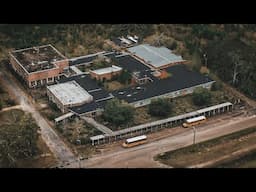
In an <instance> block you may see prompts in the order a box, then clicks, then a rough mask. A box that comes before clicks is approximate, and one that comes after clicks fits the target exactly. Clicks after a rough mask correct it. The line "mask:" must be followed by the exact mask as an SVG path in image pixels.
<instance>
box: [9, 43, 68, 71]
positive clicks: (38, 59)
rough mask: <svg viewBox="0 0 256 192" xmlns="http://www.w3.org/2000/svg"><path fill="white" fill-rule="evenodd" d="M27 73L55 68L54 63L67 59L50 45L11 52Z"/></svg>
mask: <svg viewBox="0 0 256 192" xmlns="http://www.w3.org/2000/svg"><path fill="white" fill-rule="evenodd" d="M11 55H12V56H13V57H14V58H15V59H16V60H17V61H18V62H19V64H20V65H22V66H23V67H24V68H25V69H26V71H27V72H28V73H31V72H36V71H42V70H46V69H51V68H55V67H56V66H55V65H54V62H57V61H61V60H65V59H67V58H66V57H65V56H63V55H62V54H61V53H60V52H59V51H58V50H57V49H56V48H54V47H53V46H52V45H50V44H49V45H43V46H38V47H31V48H26V49H19V50H15V51H12V52H11Z"/></svg>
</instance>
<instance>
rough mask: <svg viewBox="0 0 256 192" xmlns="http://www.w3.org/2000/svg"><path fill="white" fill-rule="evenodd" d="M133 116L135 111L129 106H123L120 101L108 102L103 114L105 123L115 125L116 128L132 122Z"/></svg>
mask: <svg viewBox="0 0 256 192" xmlns="http://www.w3.org/2000/svg"><path fill="white" fill-rule="evenodd" d="M133 116H134V109H133V108H132V107H131V106H129V105H127V104H122V103H121V102H120V101H119V100H118V99H112V100H110V101H108V102H107V104H106V106H105V110H104V112H103V114H102V117H103V119H104V120H105V121H108V122H110V123H113V124H114V125H116V126H120V125H122V124H126V123H128V122H130V121H132V120H133Z"/></svg>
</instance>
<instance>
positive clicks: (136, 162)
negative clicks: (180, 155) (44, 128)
mask: <svg viewBox="0 0 256 192" xmlns="http://www.w3.org/2000/svg"><path fill="white" fill-rule="evenodd" d="M255 125H256V116H255V115H254V116H248V117H244V116H243V117H241V116H239V117H235V118H229V119H226V120H220V121H217V122H216V123H215V122H214V123H212V124H206V125H204V126H201V127H200V128H197V132H196V142H202V141H206V140H209V139H213V138H216V137H220V136H222V135H226V134H229V133H233V132H236V131H240V130H243V129H246V128H248V127H250V126H255ZM192 143H193V131H192V130H191V129H190V130H188V131H186V132H183V133H180V134H177V135H174V136H171V137H167V138H164V139H162V140H159V141H154V142H150V143H148V144H144V145H141V146H137V147H134V148H129V149H123V148H121V147H116V149H115V150H110V151H107V152H106V153H103V154H100V155H96V156H94V157H92V158H90V159H88V160H83V161H81V162H80V165H81V167H87V168H125V167H129V168H134V167H135V168H148V167H166V166H165V165H162V164H160V163H159V162H156V161H154V160H153V157H154V156H155V155H157V154H160V153H163V152H166V151H170V150H175V149H179V148H182V147H185V146H189V145H191V144H192ZM68 167H78V166H77V164H75V163H73V164H71V165H69V166H68Z"/></svg>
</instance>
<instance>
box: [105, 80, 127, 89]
mask: <svg viewBox="0 0 256 192" xmlns="http://www.w3.org/2000/svg"><path fill="white" fill-rule="evenodd" d="M125 87H126V85H124V84H122V83H120V82H118V81H110V82H105V83H104V88H105V89H107V90H108V91H115V90H118V89H122V88H125Z"/></svg>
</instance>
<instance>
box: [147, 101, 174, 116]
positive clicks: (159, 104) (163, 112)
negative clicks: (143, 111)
mask: <svg viewBox="0 0 256 192" xmlns="http://www.w3.org/2000/svg"><path fill="white" fill-rule="evenodd" d="M171 111H172V105H171V103H170V101H169V100H168V99H162V98H159V99H156V100H153V101H152V102H151V103H150V104H149V106H148V113H149V114H150V115H152V116H157V117H167V116H168V115H169V114H170V113H171Z"/></svg>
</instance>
